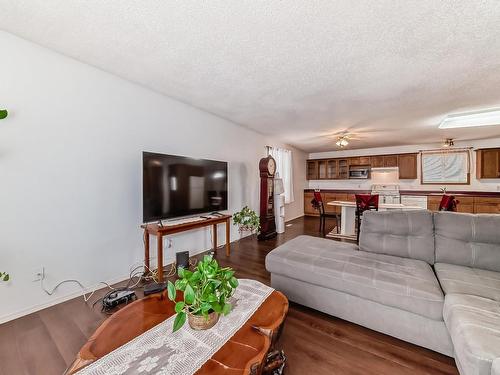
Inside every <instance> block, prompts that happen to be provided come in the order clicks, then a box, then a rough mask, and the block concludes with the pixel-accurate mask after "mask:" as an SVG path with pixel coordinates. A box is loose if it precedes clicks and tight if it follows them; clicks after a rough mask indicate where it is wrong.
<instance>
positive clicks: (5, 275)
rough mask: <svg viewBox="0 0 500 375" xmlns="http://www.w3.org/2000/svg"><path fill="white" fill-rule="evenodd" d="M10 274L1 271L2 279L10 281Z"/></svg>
mask: <svg viewBox="0 0 500 375" xmlns="http://www.w3.org/2000/svg"><path fill="white" fill-rule="evenodd" d="M9 279H10V276H9V274H8V273H7V272H0V281H9Z"/></svg>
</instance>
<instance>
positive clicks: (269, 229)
mask: <svg viewBox="0 0 500 375" xmlns="http://www.w3.org/2000/svg"><path fill="white" fill-rule="evenodd" d="M259 171H260V233H259V235H258V237H257V238H258V239H259V240H268V239H269V238H273V237H275V236H276V222H275V221H274V173H275V172H276V161H275V160H274V159H273V157H272V156H271V155H269V156H268V157H267V158H262V159H260V162H259Z"/></svg>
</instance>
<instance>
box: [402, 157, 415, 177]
mask: <svg viewBox="0 0 500 375" xmlns="http://www.w3.org/2000/svg"><path fill="white" fill-rule="evenodd" d="M398 167H399V178H400V179H403V180H404V179H411V180H415V179H417V154H403V155H398Z"/></svg>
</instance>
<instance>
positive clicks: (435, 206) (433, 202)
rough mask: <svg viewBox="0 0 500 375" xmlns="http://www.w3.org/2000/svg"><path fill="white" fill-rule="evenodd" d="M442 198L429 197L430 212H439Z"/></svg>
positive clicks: (428, 207) (428, 206)
mask: <svg viewBox="0 0 500 375" xmlns="http://www.w3.org/2000/svg"><path fill="white" fill-rule="evenodd" d="M441 198H442V197H441V196H432V195H430V196H428V197H427V209H428V210H430V211H437V210H439V203H441Z"/></svg>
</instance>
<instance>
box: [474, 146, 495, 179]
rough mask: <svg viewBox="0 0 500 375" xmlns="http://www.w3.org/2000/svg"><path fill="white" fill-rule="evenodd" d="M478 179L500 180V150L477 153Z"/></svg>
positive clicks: (483, 150)
mask: <svg viewBox="0 0 500 375" xmlns="http://www.w3.org/2000/svg"><path fill="white" fill-rule="evenodd" d="M476 174H477V178H500V148H490V149H480V150H477V151H476Z"/></svg>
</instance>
